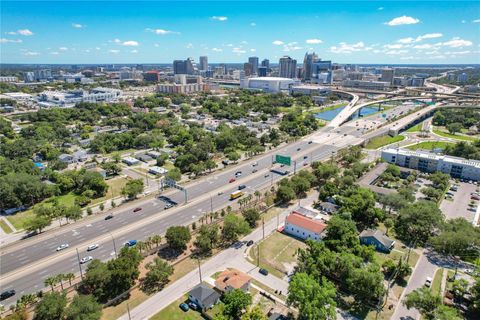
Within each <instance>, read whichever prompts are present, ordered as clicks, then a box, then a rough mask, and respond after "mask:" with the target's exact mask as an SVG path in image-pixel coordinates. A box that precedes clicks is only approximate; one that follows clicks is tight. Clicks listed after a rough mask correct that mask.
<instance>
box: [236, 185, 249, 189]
mask: <svg viewBox="0 0 480 320" xmlns="http://www.w3.org/2000/svg"><path fill="white" fill-rule="evenodd" d="M246 187H247V186H246V185H244V184H241V185H239V186H238V190H243V189H245V188H246Z"/></svg>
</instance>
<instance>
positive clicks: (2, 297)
mask: <svg viewBox="0 0 480 320" xmlns="http://www.w3.org/2000/svg"><path fill="white" fill-rule="evenodd" d="M15 293H16V292H15V290H13V289H11V290H7V291H4V292H2V293H1V294H0V301H2V300H5V299H8V298H10V297H12V296H14V295H15Z"/></svg>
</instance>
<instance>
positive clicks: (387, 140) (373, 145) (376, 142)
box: [365, 135, 405, 149]
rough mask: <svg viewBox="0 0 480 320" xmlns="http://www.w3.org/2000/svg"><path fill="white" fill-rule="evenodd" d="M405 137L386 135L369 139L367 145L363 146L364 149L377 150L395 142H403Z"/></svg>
mask: <svg viewBox="0 0 480 320" xmlns="http://www.w3.org/2000/svg"><path fill="white" fill-rule="evenodd" d="M404 139H405V137H404V136H402V135H398V136H395V137H391V136H388V135H385V136H380V137H375V138H373V139H371V140H370V141H369V142H368V143H367V145H366V146H365V148H366V149H378V148H380V147H383V146H386V145H389V144H392V143H395V142H400V141H402V140H404Z"/></svg>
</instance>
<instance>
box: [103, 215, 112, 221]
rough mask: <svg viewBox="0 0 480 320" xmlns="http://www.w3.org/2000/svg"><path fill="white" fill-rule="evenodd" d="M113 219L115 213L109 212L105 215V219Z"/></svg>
mask: <svg viewBox="0 0 480 320" xmlns="http://www.w3.org/2000/svg"><path fill="white" fill-rule="evenodd" d="M110 219H113V214H109V215H108V216H106V217H105V220H110Z"/></svg>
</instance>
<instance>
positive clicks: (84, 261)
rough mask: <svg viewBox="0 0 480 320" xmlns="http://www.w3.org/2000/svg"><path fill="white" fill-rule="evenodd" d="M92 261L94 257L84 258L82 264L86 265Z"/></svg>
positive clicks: (81, 260)
mask: <svg viewBox="0 0 480 320" xmlns="http://www.w3.org/2000/svg"><path fill="white" fill-rule="evenodd" d="M92 260H93V257H92V256H86V257H83V258H82V259H80V263H81V264H84V263H87V262H88V261H92Z"/></svg>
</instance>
